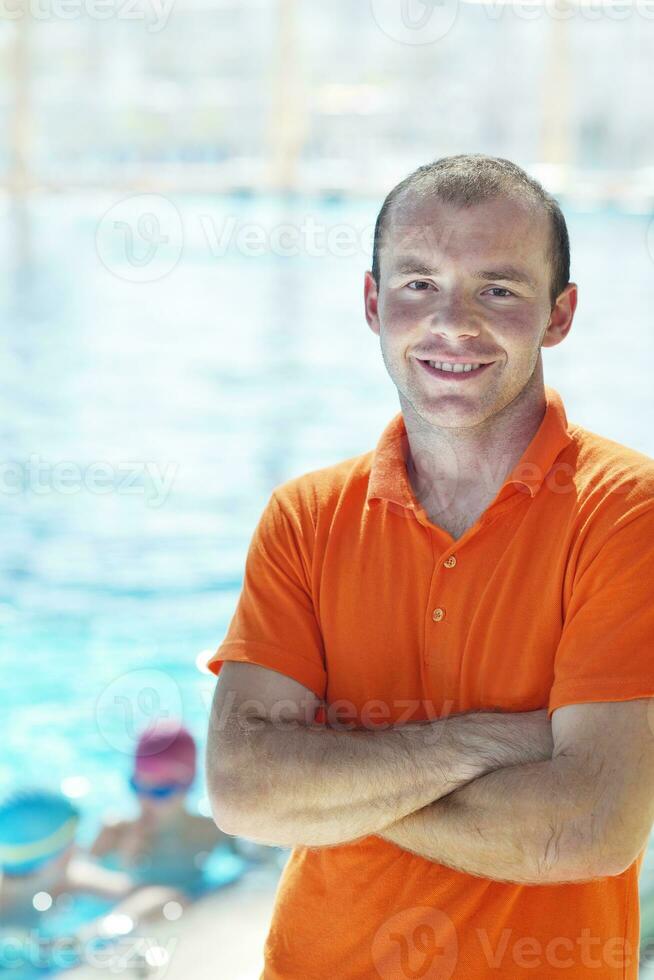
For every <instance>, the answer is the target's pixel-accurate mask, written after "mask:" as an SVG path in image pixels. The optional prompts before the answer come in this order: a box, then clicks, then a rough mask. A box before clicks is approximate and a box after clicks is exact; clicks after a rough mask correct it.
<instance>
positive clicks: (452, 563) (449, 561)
mask: <svg viewBox="0 0 654 980" xmlns="http://www.w3.org/2000/svg"><path fill="white" fill-rule="evenodd" d="M443 565H444V566H445V568H454V566H455V565H456V558H455V556H454V555H450V557H449V558H446V559H445V561H444V562H443Z"/></svg>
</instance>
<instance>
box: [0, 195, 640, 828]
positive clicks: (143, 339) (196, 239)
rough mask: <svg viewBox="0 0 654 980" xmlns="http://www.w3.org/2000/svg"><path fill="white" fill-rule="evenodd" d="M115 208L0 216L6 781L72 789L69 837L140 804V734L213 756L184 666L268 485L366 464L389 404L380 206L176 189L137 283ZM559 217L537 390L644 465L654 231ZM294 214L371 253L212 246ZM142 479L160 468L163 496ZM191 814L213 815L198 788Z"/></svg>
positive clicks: (199, 688) (201, 703) (26, 207)
mask: <svg viewBox="0 0 654 980" xmlns="http://www.w3.org/2000/svg"><path fill="white" fill-rule="evenodd" d="M122 196H124V195H110V194H107V195H104V196H98V195H89V196H82V195H63V196H59V197H53V196H47V195H44V196H38V197H34V198H32V199H31V200H30V201H29V203H27V204H23V205H17V204H16V203H15V202H14V203H13V204H12V203H10V202H8V201H5V202H3V203H2V204H1V205H0V207H1V208H2V212H3V215H2V216H3V221H2V222H1V223H0V225H1V230H0V256H1V257H2V265H3V269H4V270H5V275H4V276H3V277H1V278H0V318H1V320H2V324H3V329H2V331H1V333H0V345H1V349H0V430H1V433H2V447H3V454H2V458H3V460H4V461H5V462H9V463H12V464H13V465H14V470H13V471H12V473H13V474H14V476H15V474H16V473H19V475H20V474H22V478H23V479H24V480H25V481H26V484H27V486H26V488H24V489H22V490H21V491H20V492H13V490H11V489H10V490H7V488H6V487H4V489H3V492H2V493H0V535H1V537H2V542H3V548H2V551H3V559H4V560H3V561H2V563H1V566H0V659H1V662H2V676H3V685H2V691H1V693H0V703H1V705H2V717H3V720H4V725H3V749H2V754H1V755H0V789H1V788H4V787H8V786H11V785H12V784H14V783H15V782H16V781H21V782H25V781H31V782H34V783H39V784H47V785H50V786H58V785H60V783H61V781H62V780H65V779H68V780H69V782H68V783H67V784H66V785H67V787H68V788H69V789H71V790H72V791H74V792H75V793H79V794H80V797H79V799H80V804H81V805H82V806H83V808H84V820H83V823H82V831H81V837H82V839H83V840H89V839H91V837H92V836H93V835H94V833H95V830H96V828H97V824H98V820H99V816H100V814H101V813H103V812H106V811H107V810H111V811H113V812H133V802H132V799H131V797H130V793H129V790H128V787H127V784H126V776H127V774H128V771H129V761H130V751H131V749H132V748H133V745H134V739H135V735H136V733H137V732H138V730H139V729H140V727H144V726H145V724H147V723H148V722H149V720H151V719H152V718H153V717H155V716H158V715H161V714H165V713H166V712H168V713H171V714H176V713H178V712H181V713H182V715H183V717H184V719H185V721H186V723H187V724H188V725H189V726H190V728H191V729H192V730H193V731H194V732H195V734H196V735H197V737H198V739H199V741H200V743H201V745H203V744H204V733H205V729H206V724H207V718H208V706H209V700H210V697H211V693H212V691H213V687H214V680H213V678H211V677H210V676H207V675H204V674H202V673H200V672H199V671H198V669H197V668H196V665H195V660H196V657H197V655H198V654H199V653H200V652H201V651H203V650H207V649H213V648H215V646H216V645H217V644H218V642H219V641H220V640H221V638H222V635H223V633H224V630H225V628H226V625H227V622H228V619H229V617H230V615H231V612H232V610H233V608H234V604H235V601H236V597H237V594H238V589H239V586H240V578H241V573H242V567H243V560H244V557H245V552H246V548H247V544H248V540H249V535H250V533H251V531H252V528H253V526H254V523H255V521H256V519H257V516H258V514H259V512H260V510H261V508H262V506H263V504H264V503H265V500H266V499H267V496H268V494H269V492H270V490H271V489H272V487H273V486H274V485H275V484H277V483H279V482H281V481H282V480H284V479H286V478H288V477H291V476H293V475H296V474H298V473H301V472H303V471H306V470H308V469H311V468H314V467H317V466H321V465H326V464H329V463H332V462H335V461H337V460H339V459H342V458H345V457H347V456H351V455H354V454H355V453H359V452H363V451H365V450H367V449H370V448H372V447H373V446H374V444H375V442H376V440H377V438H378V435H379V433H380V432H381V430H382V428H383V427H384V425H385V424H386V422H387V420H388V419H389V418H390V417H391V415H393V414H394V413H395V412H396V411H397V401H396V395H395V391H394V389H393V388H392V386H391V384H390V382H389V380H388V379H387V376H386V374H385V371H384V368H383V365H382V362H381V358H380V355H379V350H378V347H377V341H376V338H375V337H374V336H373V335H372V333H371V332H370V331H369V330H368V327H367V325H366V323H365V319H364V316H363V272H364V270H365V269H366V268H368V267H369V265H370V254H369V252H368V251H367V250H366V247H365V242H366V241H367V239H366V229H367V230H368V232H369V231H370V230H371V226H372V223H373V222H374V219H375V217H376V213H377V209H378V207H379V204H380V203H381V202H379V201H376V200H361V201H358V202H355V203H352V202H342V201H338V200H334V201H318V200H313V199H295V200H291V199H287V198H274V197H270V198H257V197H244V196H241V197H239V196H233V197H183V198H182V197H175V198H173V202H174V205H175V207H176V208H177V209H178V211H179V212H180V214H181V218H182V226H183V229H184V245H183V250H182V253H181V255H180V256H179V261H178V262H177V264H176V265H175V267H174V268H173V269H172V270H171V271H170V272H169V273H168V274H167V275H165V276H164V277H163V278H161V279H157V280H155V281H153V282H133V281H129V276H130V275H133V271H134V267H133V266H130V264H129V261H128V260H127V259H125V258H124V256H123V258H122V259H121V255H120V250H119V249H118V250H117V251H116V254H115V255H114V256H113V257H112V258H110V259H109V260H107V256H106V255H105V254H104V253H103V248H104V247H105V246H104V245H103V244H102V242H100V245H97V243H96V233H97V230H98V226H99V222H100V221H101V219H102V217H103V215H105V213H106V212H107V209H108V208H110V207H111V206H112V205H113V204H114V203H115V201H116V200H117V199H118V198H119V197H122ZM567 214H568V218H569V225H570V233H571V239H572V248H573V277H574V278H575V280H576V281H578V282H579V283H580V287H581V292H580V302H579V309H578V313H577V317H576V320H575V324H574V326H573V330H572V332H571V334H570V336H569V338H568V339H567V340H566V341H565V342H564V343H563V344H562V345H561V346H560V347H559V348H556V349H553V350H546V351H545V352H544V361H545V372H546V380H547V381H548V382H549V383H550V384H553V385H554V386H555V387H556V388H557V389H558V390H559V391H560V392H561V394H562V395H563V397H564V400H565V403H566V407H567V409H568V415H569V418H571V419H572V420H573V421H576V422H578V423H580V424H583V425H586V426H587V427H588V428H590V429H593V430H595V431H598V432H601V433H603V434H604V435H607V436H609V437H611V438H614V439H616V440H618V441H621V442H624V443H626V444H628V445H631V446H634V447H635V448H638V449H640V450H643V451H645V452H648V453H650V454H654V433H653V432H652V426H651V418H652V416H651V397H650V393H651V380H650V377H649V375H650V364H651V360H652V348H653V339H652V338H653V335H654V332H653V331H652V328H651V310H652V308H653V306H654V260H653V257H652V255H651V254H650V251H649V249H648V227H649V216H647V215H636V214H634V215H627V214H620V213H617V212H611V211H605V212H602V213H587V214H583V213H579V212H572V211H571V210H570V209H567ZM307 216H310V217H311V218H312V219H313V220H314V221H315V222H317V223H318V225H319V226H321V227H322V228H324V229H325V231H326V232H329V231H332V233H333V234H335V233H334V232H333V229H335V228H337V227H340V226H343V227H346V228H348V229H350V234H351V237H354V238H357V237H358V238H359V240H360V241H361V242H362V243H364V244H362V245H361V246H355V247H353V249H352V254H350V255H346V254H343V253H344V252H345V251H346V250H345V249H343V248H342V249H341V253H340V254H335V253H336V252H337V249H336V248H335V247H332V249H331V253H330V252H329V250H325V249H322V251H321V249H320V247H319V246H318V247H317V249H315V250H314V251H316V252H317V253H318V254H306V249H305V251H304V253H302V251H301V253H300V254H299V255H295V256H291V257H285V256H283V255H280V254H270V253H269V254H267V255H263V256H260V257H258V258H257V257H252V256H248V255H244V254H243V249H241V250H240V251H239V249H238V248H232V249H228V250H227V251H226V253H225V254H224V255H219V254H217V253H216V250H215V249H214V250H213V251H212V248H211V245H210V237H211V236H210V235H209V239H208V238H207V234H206V228H207V227H208V226H209V225H211V223H213V227H214V228H217V229H218V232H220V231H221V230H223V229H224V228H225V226H226V222H227V221H228V219H230V218H234V217H236V218H237V219H238V220H239V221H240V222H242V223H250V224H252V225H256V226H257V227H260V228H263V229H264V234H265V233H266V232H267V230H268V231H269V230H270V229H271V228H274V227H276V226H278V225H279V224H281V223H290V224H291V225H295V226H296V227H298V226H299V225H300V224H301V223H302V221H303V220H306V218H307ZM105 224H106V219H105ZM352 230H353V231H352ZM650 241H651V236H650ZM105 244H106V243H105ZM174 244H175V243H174V242H173V243H172V245H171V243H169V245H170V247H172V248H174ZM332 246H333V243H332ZM98 248H99V250H100V253H101V254H100V256H99V254H98ZM103 256H104V257H103ZM107 261H108V263H109V266H110V268H107V264H106V263H107ZM121 263H122V264H121ZM126 276H127V278H126ZM34 457H36V462H37V463H40V464H41V465H42V467H43V470H42V472H43V473H45V477H44V478H43V480H42V482H41V484H39V483H38V482H37V479H36V477H35V476H34V475H33V471H30V472H31V473H32V475H30V476H29V477H27V476H25V474H27V473H28V468H29V465H30V460H33V459H34ZM68 463H70V464H72V465H73V467H75V466H77V467H79V469H78V470H77V471H73V477H75V472H77V473H78V474H79V473H82V474H84V473H88V472H89V467H91V466H92V465H95V464H102V465H103V466H105V467H109V468H110V469H111V468H113V469H112V473H113V474H114V475H113V477H112V478H113V479H114V485H115V486H116V485H117V484H118V483H119V482H120V480H126V477H127V473H128V471H129V472H131V473H132V474H134V473H135V472H136V473H137V474H138V475H137V477H136V489H135V487H134V485H132V486H131V487H128V486H126V485H123V486H122V487H121V489H120V491H119V492H117V491H116V490H115V489H114V490H113V491H112V492H99V491H97V485H96V489H95V490H89V489H85V488H84V487H82V488H81V489H79V486H78V488H77V489H73V490H70V489H68V490H67V489H65V487H64V484H65V478H64V479H63V480H62V482H60V483H59V484H57V486H58V489H53V486H54V483H55V480H54V476H53V475H52V474H53V472H54V471H53V469H52V468H53V467H54V466H55V465H56V464H68ZM145 463H150V464H152V465H153V466H154V467H156V468H158V471H159V472H161V473H163V474H166V473H168V474H172V475H173V480H172V486H171V487H170V489H169V492H167V493H166V494H165V495H164V494H163V492H161V493H159V495H158V496H157V492H156V490H155V489H153V484H152V483H151V482H148V477H147V471H146V470H144V469H143V467H144V464H145ZM32 465H33V466H34V465H35V464H34V463H32ZM16 466H18V470H17V469H16ZM130 467H131V470H130ZM58 472H59V471H58ZM48 474H49V475H48ZM144 474H145V475H144ZM60 475H61V474H60ZM48 480H49V481H50V483H48ZM69 484H70V486H72V485H73V480H72V478H70V479H69ZM71 779H72V781H71ZM193 802H194V804H195V805H198V806H200V807H201V808H204V810H205V812H206V801H205V800H203V793H202V789H201V787H200V786H199V785H198V787H197V788H196V790H195V792H194V797H193Z"/></svg>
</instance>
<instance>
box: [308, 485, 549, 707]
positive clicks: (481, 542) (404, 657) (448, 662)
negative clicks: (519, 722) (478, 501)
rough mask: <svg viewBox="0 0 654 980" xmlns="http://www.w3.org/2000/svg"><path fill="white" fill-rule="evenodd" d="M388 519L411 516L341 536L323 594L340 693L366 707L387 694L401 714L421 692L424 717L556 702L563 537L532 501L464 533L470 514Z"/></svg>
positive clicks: (331, 675) (330, 659)
mask: <svg viewBox="0 0 654 980" xmlns="http://www.w3.org/2000/svg"><path fill="white" fill-rule="evenodd" d="M468 519H469V518H468ZM386 520H387V521H389V522H391V521H394V522H398V521H400V522H402V524H401V525H400V526H399V528H398V526H397V523H395V524H394V525H393V527H392V528H391V527H390V526H389V528H388V533H387V534H381V535H379V534H375V535H371V536H370V538H369V539H366V536H365V535H363V536H361V535H359V536H358V537H354V538H350V539H349V540H348V538H347V535H339V534H338V533H336V534H333V535H332V537H331V538H330V545H329V549H328V555H327V556H326V561H325V564H324V568H323V576H322V583H321V591H320V601H319V610H320V622H321V631H322V635H323V641H324V646H325V657H326V661H327V674H328V691H327V697H328V702H329V703H331V702H333V701H338V700H342V701H343V702H344V704H349V705H352V706H353V707H354V710H355V711H356V712H357V713H358V714H357V717H358V716H359V714H360V712H361V711H365V710H367V709H366V705H367V706H368V707H370V704H371V702H375V701H379V702H381V704H382V705H383V706H384V707H379V708H378V710H379V711H380V712H381V713H383V712H385V713H386V714H387V716H388V719H389V721H391V722H394V723H397V722H398V721H399V720H404V721H406V720H407V718H406V717H403V714H404V715H406V712H407V711H408V710H409V704H408V703H409V702H410V703H411V704H412V705H413V708H412V719H413V720H418V719H419V718H424V717H430V716H434V717H440V716H441V715H442V714H444V713H450V712H455V713H456V712H461V711H470V710H490V709H499V710H534V709H536V708H542V707H545V706H546V705H547V701H548V697H549V691H550V688H551V686H552V682H553V663H554V654H555V651H556V647H557V645H558V642H559V639H560V636H561V632H562V627H563V601H562V597H563V593H564V589H565V579H566V546H565V541H564V540H563V539H562V536H557V535H556V534H553V533H552V529H551V528H550V527H543V526H542V522H541V523H540V525H539V521H538V517H537V514H535V513H534V512H533V511H530V510H529V503H528V501H522V502H520V503H519V504H517V505H515V506H514V507H512V508H509V509H508V510H507V511H505V512H504V514H503V515H502V517H501V519H500V517H497V518H496V519H494V520H490V521H488V522H487V523H483V522H482V524H481V526H480V527H479V528H478V529H477V530H475V532H474V533H473V534H472V535H469V536H467V537H465V539H464V540H461V539H462V538H463V537H464V534H465V531H466V530H467V529H468V527H470V526H471V525H470V524H468V526H467V527H466V526H464V522H463V519H461V521H460V522H458V523H457V522H453V523H452V525H451V530H450V528H445V529H439V528H433V527H431V526H425V525H422V524H419V523H418V522H417V521H416V520H415V518H413V519H409V518H408V517H402V516H400V515H399V513H395V514H393V513H389V514H388V515H387V517H386ZM475 520H476V519H475ZM525 522H526V523H525ZM472 523H474V520H473V521H472ZM444 530H445V531H447V532H448V533H447V534H446V533H443V531H444ZM454 531H458V532H460V533H459V534H458V535H456V534H454ZM448 535H451V537H450V536H448ZM452 538H454V539H455V540H452ZM345 569H347V570H348V571H347V574H344V570H345ZM375 710H377V709H375ZM408 720H411V718H409V719H408Z"/></svg>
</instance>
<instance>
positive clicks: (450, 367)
mask: <svg viewBox="0 0 654 980" xmlns="http://www.w3.org/2000/svg"><path fill="white" fill-rule="evenodd" d="M429 366H430V367H433V368H438V370H439V371H452V372H453V373H454V374H461V372H462V371H474V370H476V369H477V368H478V367H481V364H448V363H447V361H429Z"/></svg>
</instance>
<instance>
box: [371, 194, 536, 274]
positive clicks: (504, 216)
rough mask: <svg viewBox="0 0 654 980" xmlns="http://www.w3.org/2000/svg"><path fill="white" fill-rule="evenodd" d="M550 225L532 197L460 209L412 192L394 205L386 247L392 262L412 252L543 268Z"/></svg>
mask: <svg viewBox="0 0 654 980" xmlns="http://www.w3.org/2000/svg"><path fill="white" fill-rule="evenodd" d="M550 228H551V226H550V220H549V215H548V214H547V212H546V211H545V209H544V208H542V207H539V206H538V205H537V204H534V203H531V202H529V201H523V200H518V199H515V198H511V197H496V198H492V199H490V200H488V201H483V202H481V203H480V204H472V205H469V206H466V207H460V206H457V205H454V204H449V203H447V202H443V201H440V200H438V199H437V198H435V197H434V196H433V195H432V196H426V195H420V194H417V193H416V192H415V191H409V192H407V194H405V195H404V197H402V198H401V199H399V200H398V201H396V202H395V204H394V205H393V207H392V208H391V212H390V214H389V217H388V221H387V225H386V228H385V230H384V236H383V242H382V250H383V253H384V257H385V261H386V262H387V263H389V265H391V266H395V264H396V262H395V260H396V259H400V258H401V256H402V255H406V254H407V253H411V254H413V255H418V256H420V257H422V258H424V259H425V260H426V261H433V262H436V260H440V261H444V260H450V261H455V262H465V263H466V264H470V266H471V267H472V266H474V265H475V264H476V262H477V261H481V260H482V259H484V260H485V259H491V258H492V259H507V260H508V259H510V260H512V261H516V262H517V261H520V262H521V263H523V264H525V265H528V266H530V267H531V268H532V269H534V270H537V269H541V271H544V268H543V265H544V260H545V259H546V256H547V252H548V249H549V243H550Z"/></svg>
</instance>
